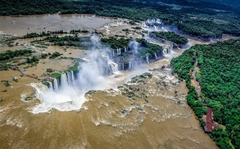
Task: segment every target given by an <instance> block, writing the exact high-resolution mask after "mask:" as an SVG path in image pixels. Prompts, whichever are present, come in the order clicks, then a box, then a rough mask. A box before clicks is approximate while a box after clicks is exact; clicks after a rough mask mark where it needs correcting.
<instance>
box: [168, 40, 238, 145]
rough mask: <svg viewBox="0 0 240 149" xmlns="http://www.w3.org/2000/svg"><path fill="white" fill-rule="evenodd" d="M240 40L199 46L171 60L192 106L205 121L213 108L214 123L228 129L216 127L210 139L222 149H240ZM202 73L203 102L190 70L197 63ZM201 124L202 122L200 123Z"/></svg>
mask: <svg viewBox="0 0 240 149" xmlns="http://www.w3.org/2000/svg"><path fill="white" fill-rule="evenodd" d="M239 49H240V39H238V40H228V41H224V42H218V43H215V44H211V45H196V46H194V47H192V48H191V49H189V50H187V51H185V52H184V53H183V54H182V55H181V56H179V57H177V58H175V59H173V60H172V61H171V64H172V67H173V70H174V72H175V73H177V74H178V76H179V78H181V79H184V80H186V82H187V86H188V88H189V93H188V95H187V101H188V104H189V105H190V106H191V107H192V108H193V110H194V112H195V114H196V115H197V116H198V117H199V118H201V116H202V114H203V112H201V110H200V109H203V108H204V107H205V106H209V107H211V108H212V109H213V112H214V120H215V121H216V122H218V123H219V124H222V125H224V126H226V129H222V128H215V129H214V131H213V132H212V133H210V134H209V135H210V137H211V138H212V139H213V140H214V141H216V144H217V145H218V146H219V147H220V148H222V149H226V148H232V145H233V146H234V147H235V148H240V142H239V140H240V133H239V132H240V116H239V113H240V108H239V107H240V92H239V90H240V86H239V84H240V77H239V74H240V50H239ZM196 58H197V60H198V65H199V68H200V70H201V76H200V77H201V79H200V86H201V92H202V100H201V101H200V100H197V99H198V97H197V94H196V91H195V88H194V87H193V86H191V83H190V75H189V72H190V70H192V69H193V67H194V66H193V65H194V62H195V60H196ZM200 121H201V120H200Z"/></svg>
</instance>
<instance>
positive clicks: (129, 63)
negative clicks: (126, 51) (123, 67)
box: [128, 60, 132, 69]
mask: <svg viewBox="0 0 240 149" xmlns="http://www.w3.org/2000/svg"><path fill="white" fill-rule="evenodd" d="M128 69H132V61H131V60H130V61H129V62H128Z"/></svg>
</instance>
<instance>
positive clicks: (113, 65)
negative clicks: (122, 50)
mask: <svg viewBox="0 0 240 149" xmlns="http://www.w3.org/2000/svg"><path fill="white" fill-rule="evenodd" d="M108 71H109V74H113V73H114V72H116V71H118V64H117V63H114V62H113V61H108Z"/></svg>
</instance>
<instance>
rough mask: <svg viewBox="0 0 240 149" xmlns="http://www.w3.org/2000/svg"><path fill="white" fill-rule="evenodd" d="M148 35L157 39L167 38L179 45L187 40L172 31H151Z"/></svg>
mask: <svg viewBox="0 0 240 149" xmlns="http://www.w3.org/2000/svg"><path fill="white" fill-rule="evenodd" d="M150 36H151V37H154V38H157V39H159V40H162V39H165V40H169V41H172V42H174V43H176V44H180V45H184V44H186V43H187V42H188V39H187V38H186V37H182V36H180V35H177V34H175V33H174V32H151V33H150Z"/></svg>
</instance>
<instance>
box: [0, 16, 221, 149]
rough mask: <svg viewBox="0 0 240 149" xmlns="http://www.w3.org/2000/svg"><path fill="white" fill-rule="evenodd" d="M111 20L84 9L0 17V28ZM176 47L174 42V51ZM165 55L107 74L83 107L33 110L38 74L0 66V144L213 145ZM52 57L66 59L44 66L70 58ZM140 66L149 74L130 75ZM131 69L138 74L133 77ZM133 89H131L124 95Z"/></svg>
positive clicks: (87, 25) (16, 148)
mask: <svg viewBox="0 0 240 149" xmlns="http://www.w3.org/2000/svg"><path fill="white" fill-rule="evenodd" d="M110 21H111V19H106V18H98V17H95V16H85V15H36V16H23V17H0V30H1V31H3V32H4V33H13V34H17V35H24V34H26V33H27V32H36V31H39V32H40V31H43V30H45V29H44V28H46V30H51V31H54V30H60V29H63V30H67V31H69V30H71V29H81V28H82V29H97V28H100V27H102V26H104V25H105V24H107V23H109V22H110ZM28 28H29V29H28ZM0 48H1V47H0ZM181 53H182V51H181V50H179V51H176V52H175V55H179V54H181ZM170 60H171V58H164V59H161V60H158V61H156V62H154V63H151V64H148V65H145V66H142V69H138V70H137V71H124V72H121V73H117V74H114V75H111V76H108V77H107V79H109V80H111V82H112V83H111V84H110V85H109V84H108V85H106V86H104V87H103V88H102V89H101V90H98V91H96V92H91V93H88V94H86V101H85V102H84V103H83V105H82V108H81V109H80V110H77V111H68V112H66V111H65V112H64V111H58V110H54V109H53V110H51V111H50V112H48V113H39V114H33V113H32V110H33V108H34V107H36V106H37V105H39V104H40V103H41V102H40V101H39V100H38V99H34V100H31V101H28V102H25V101H24V100H23V99H24V97H27V96H31V95H33V94H34V88H32V87H31V86H30V85H29V84H30V83H39V81H38V80H36V79H32V78H29V77H26V76H23V77H21V73H20V72H18V71H13V70H9V71H0V76H1V77H0V78H1V80H9V82H10V84H11V87H10V88H9V87H5V86H4V84H3V82H0V91H1V92H0V101H1V102H0V148H2V149H8V148H9V149H21V148H22V149H25V148H36V149H43V148H49V149H55V148H56V149H66V148H69V149H83V148H89V149H112V148H116V149H122V148H127V149H128V148H137V149H151V148H152V149H187V148H191V149H215V148H217V146H216V145H215V143H214V142H213V141H212V140H211V139H210V137H209V136H208V135H207V134H205V133H204V131H203V129H202V128H201V127H200V125H199V122H198V120H197V119H196V116H195V115H194V113H193V111H192V110H191V108H190V107H189V106H188V105H187V103H186V101H185V96H186V95H187V88H186V86H185V82H180V81H179V80H178V79H177V78H176V76H173V75H171V69H169V68H164V69H163V68H162V66H167V65H169V64H170ZM55 61H56V60H55ZM49 63H51V62H49ZM57 63H64V61H60V62H58V61H56V62H54V63H51V64H52V65H53V66H51V65H50V64H49V65H47V66H48V67H50V66H51V67H57V66H56V65H58V66H61V67H66V66H65V65H69V64H68V62H66V63H64V64H61V65H59V64H57ZM54 65H55V66H54ZM41 67H44V65H43V64H42V63H40V64H39V65H38V66H37V67H32V68H30V69H28V73H35V71H36V73H42V72H38V71H42V69H43V68H41ZM44 69H46V68H44ZM149 69H150V70H149ZM144 72H148V73H149V74H151V77H150V76H146V77H139V76H138V77H135V76H137V75H140V74H143V73H144ZM13 77H17V79H18V82H14V81H13ZM132 77H135V78H134V79H130V78H132ZM111 88H112V89H111ZM4 90H7V91H5V92H4ZM130 93H131V94H132V93H133V95H132V96H129V94H130Z"/></svg>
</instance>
